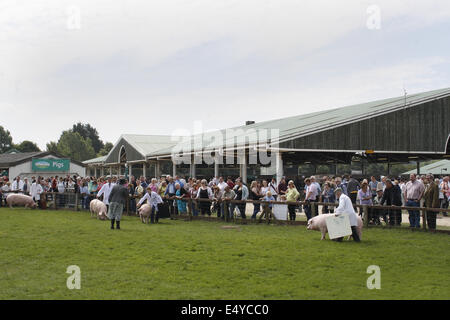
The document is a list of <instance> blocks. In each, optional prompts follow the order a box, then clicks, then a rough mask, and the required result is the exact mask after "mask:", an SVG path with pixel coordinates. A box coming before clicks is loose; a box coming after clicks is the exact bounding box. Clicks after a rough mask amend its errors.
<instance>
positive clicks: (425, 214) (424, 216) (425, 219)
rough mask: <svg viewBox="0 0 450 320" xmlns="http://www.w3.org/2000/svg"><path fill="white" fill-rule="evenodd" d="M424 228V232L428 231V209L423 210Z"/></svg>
mask: <svg viewBox="0 0 450 320" xmlns="http://www.w3.org/2000/svg"><path fill="white" fill-rule="evenodd" d="M422 228H423V230H427V210H426V208H423V209H422Z"/></svg>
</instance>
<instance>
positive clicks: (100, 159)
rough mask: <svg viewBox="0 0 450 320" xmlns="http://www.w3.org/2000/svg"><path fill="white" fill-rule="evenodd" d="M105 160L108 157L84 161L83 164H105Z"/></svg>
mask: <svg viewBox="0 0 450 320" xmlns="http://www.w3.org/2000/svg"><path fill="white" fill-rule="evenodd" d="M105 159H106V156H103V157H98V158H94V159H89V160H86V161H83V163H84V164H93V163H103V162H104V161H105Z"/></svg>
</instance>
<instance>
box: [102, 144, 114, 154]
mask: <svg viewBox="0 0 450 320" xmlns="http://www.w3.org/2000/svg"><path fill="white" fill-rule="evenodd" d="M113 147H114V145H113V144H112V143H111V142H106V143H105V145H104V147H103V148H102V149H101V150H100V152H99V153H98V156H99V157H102V156H106V155H107V154H108V153H109V152H110V151H111V149H112V148H113Z"/></svg>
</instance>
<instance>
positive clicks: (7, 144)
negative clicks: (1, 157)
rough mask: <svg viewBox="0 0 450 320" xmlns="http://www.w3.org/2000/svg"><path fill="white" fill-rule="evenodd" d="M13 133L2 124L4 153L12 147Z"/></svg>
mask: <svg viewBox="0 0 450 320" xmlns="http://www.w3.org/2000/svg"><path fill="white" fill-rule="evenodd" d="M12 145H13V143H12V137H11V133H10V132H9V131H8V130H6V129H4V128H3V127H2V126H0V153H4V152H6V151H8V150H9V149H11V148H12Z"/></svg>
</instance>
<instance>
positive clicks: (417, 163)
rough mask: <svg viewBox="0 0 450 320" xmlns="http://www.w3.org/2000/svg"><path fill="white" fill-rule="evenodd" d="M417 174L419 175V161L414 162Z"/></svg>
mask: <svg viewBox="0 0 450 320" xmlns="http://www.w3.org/2000/svg"><path fill="white" fill-rule="evenodd" d="M416 166H417V174H420V161H416Z"/></svg>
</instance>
